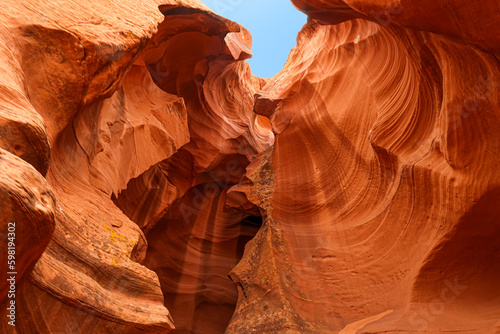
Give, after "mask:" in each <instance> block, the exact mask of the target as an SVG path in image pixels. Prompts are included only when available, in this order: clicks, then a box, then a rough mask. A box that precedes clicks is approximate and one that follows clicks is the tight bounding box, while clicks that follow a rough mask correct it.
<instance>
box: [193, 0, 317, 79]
mask: <svg viewBox="0 0 500 334" xmlns="http://www.w3.org/2000/svg"><path fill="white" fill-rule="evenodd" d="M202 1H203V3H205V4H206V5H207V6H208V7H210V9H212V10H213V11H214V12H216V13H217V14H219V15H221V16H224V17H227V18H228V19H230V20H233V21H235V22H238V23H239V24H241V25H242V26H244V27H245V28H247V29H248V30H249V31H250V33H251V34H252V38H253V47H252V53H253V58H252V59H248V62H249V63H250V66H251V68H252V73H253V74H254V75H257V76H259V77H262V78H271V77H272V76H274V75H275V74H276V73H278V72H279V71H281V69H282V68H283V65H284V64H285V61H286V59H287V57H288V54H289V53H290V49H291V48H293V47H294V46H295V45H296V44H297V42H296V37H297V33H298V32H299V31H300V29H301V28H302V26H303V25H304V24H305V23H306V21H307V17H306V15H305V14H303V13H302V12H300V11H299V10H297V9H296V8H295V7H294V6H293V5H292V3H291V2H290V0H202Z"/></svg>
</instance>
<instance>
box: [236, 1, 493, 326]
mask: <svg viewBox="0 0 500 334" xmlns="http://www.w3.org/2000/svg"><path fill="white" fill-rule="evenodd" d="M346 2H347V1H346ZM296 4H297V5H298V6H299V7H300V8H302V9H303V10H304V11H305V12H306V13H311V16H312V17H315V18H318V19H320V20H321V22H322V23H323V25H320V24H318V23H316V22H314V21H312V22H310V23H309V24H308V25H307V26H306V27H305V28H304V29H303V30H302V32H301V33H300V34H299V38H298V40H299V41H298V46H297V47H296V48H295V49H294V50H293V51H292V53H291V55H290V57H289V59H288V62H287V64H286V65H285V67H284V69H283V71H282V72H281V73H279V74H278V75H276V76H275V77H274V78H273V79H272V80H271V81H270V82H269V83H268V84H267V85H266V87H265V88H264V89H263V91H262V92H260V93H259V96H258V100H257V101H256V112H257V113H259V114H262V115H266V116H269V117H270V118H271V123H272V126H273V130H274V132H275V133H276V134H277V139H276V143H275V145H274V148H273V150H272V153H265V154H261V156H262V157H260V158H257V159H256V160H255V161H256V163H255V165H254V166H252V167H249V169H248V170H249V171H251V173H250V174H248V173H247V176H248V177H249V179H250V182H249V184H247V185H246V186H245V187H242V189H241V191H244V192H246V193H247V195H248V196H249V198H251V199H253V201H254V203H256V204H257V205H259V206H260V207H261V208H265V210H266V219H265V224H264V228H263V229H261V230H260V231H259V233H258V234H257V236H256V237H255V239H254V240H253V241H252V242H251V246H250V247H247V250H246V252H245V256H244V258H243V260H242V261H241V262H240V264H239V265H238V266H237V267H236V268H235V269H234V271H233V273H232V276H233V279H234V280H235V281H236V282H237V283H238V284H239V285H240V286H241V289H240V298H239V303H238V307H237V310H236V313H235V316H234V317H233V319H232V321H231V324H230V326H229V332H231V333H240V332H267V331H285V330H290V331H296V332H300V333H305V332H310V333H318V332H341V333H388V332H390V333H392V332H401V331H403V332H410V333H415V332H426V333H427V332H432V333H438V332H445V331H446V332H447V331H464V332H468V333H489V332H491V333H493V332H497V331H498V330H499V325H500V323H499V321H498V319H500V310H499V308H498V306H497V305H498V304H499V301H500V286H499V285H498V282H497V280H496V279H495V277H498V274H499V272H500V267H499V266H498V263H499V261H498V260H499V258H500V249H499V248H498V242H497V239H498V236H499V231H500V230H499V228H498V224H497V223H496V218H494V217H496V216H497V215H498V212H496V211H497V209H496V208H495V206H494V205H491V204H492V203H493V202H494V201H496V200H498V191H497V188H498V185H499V183H498V182H499V174H498V172H497V169H496V168H495V167H494V166H497V165H498V164H499V160H498V158H499V157H498V154H497V153H496V152H498V151H499V149H500V147H499V144H500V142H498V140H496V139H494V138H496V137H497V135H496V130H495V129H496V128H497V127H498V122H499V120H500V118H499V116H498V114H497V111H498V110H499V101H498V96H499V85H498V83H499V82H500V72H499V62H498V59H497V58H495V55H494V54H491V53H488V52H486V51H494V50H495V47H498V45H500V44H499V39H498V36H496V35H494V34H495V33H493V32H492V31H490V30H489V28H488V27H491V26H492V25H495V26H496V27H497V28H496V29H495V30H494V31H495V32H496V31H498V22H499V21H498V18H499V15H498V13H499V11H498V4H497V3H495V2H487V3H486V4H485V6H477V7H480V8H481V9H476V10H474V11H468V8H469V7H468V6H465V5H463V4H458V3H457V4H454V5H452V7H451V8H452V10H454V11H456V12H458V13H460V14H461V15H463V17H465V18H469V19H470V20H473V19H475V18H476V17H475V16H474V15H476V14H477V15H478V16H477V17H484V23H485V24H484V25H481V26H475V27H474V28H472V27H471V26H470V25H468V24H467V26H466V27H463V29H462V27H461V25H460V24H461V21H458V22H457V25H458V27H459V28H460V34H458V33H457V31H455V30H454V29H455V26H453V25H452V24H451V27H450V26H449V23H447V22H443V21H438V20H435V19H434V20H433V17H427V18H424V17H422V16H421V15H420V13H419V12H418V11H415V10H414V6H409V7H408V8H406V6H405V8H404V10H402V11H401V12H400V13H401V16H396V14H394V22H393V23H394V24H381V22H377V20H373V21H375V22H372V21H369V20H367V19H368V18H369V16H370V15H369V14H370V13H371V12H372V11H374V12H377V11H379V10H381V8H382V10H384V11H385V12H387V13H390V8H388V7H387V6H386V7H384V6H381V5H380V4H378V5H372V4H370V3H369V2H368V1H367V2H356V3H355V4H353V5H352V6H351V4H345V3H341V2H340V1H338V2H335V1H331V2H325V1H317V2H314V1H296ZM401 6H403V4H401ZM419 6H420V5H419ZM429 6H430V7H432V6H431V5H429ZM351 7H352V8H351ZM493 9H495V10H493ZM360 12H361V13H364V14H365V15H361V14H360ZM478 12H479V14H478ZM394 13H396V11H394ZM403 13H404V14H403ZM491 13H495V14H496V17H491V18H490V17H488V15H491ZM434 14H435V15H442V14H441V13H440V12H438V13H437V14H436V13H435V12H434V13H433V14H432V15H434ZM443 15H444V14H443ZM353 18H359V19H353ZM413 18H416V19H413ZM417 18H418V19H417ZM426 20H429V21H428V22H427V21H426ZM480 20H481V19H480ZM343 21H345V22H343ZM407 21H411V24H409V23H408V22H407ZM423 21H425V22H427V24H423V23H421V22H423ZM466 22H467V21H466ZM387 23H389V22H387ZM447 27H448V28H449V31H446V30H445V28H447ZM411 28H413V29H411ZM417 29H418V30H417ZM431 31H432V32H431ZM483 31H485V32H487V36H489V37H491V39H487V40H485V39H484V37H485V35H483V36H480V34H481V32H483ZM436 33H439V34H436ZM448 36H453V37H460V38H462V40H457V39H452V38H449V37H448ZM483 42H484V43H483ZM469 43H474V44H476V46H474V45H470V44H469ZM296 152H303V154H301V155H297V154H296ZM252 184H253V186H252ZM252 193H256V194H257V196H252V195H251V194H252ZM263 193H265V194H266V196H262V194H263Z"/></svg>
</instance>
